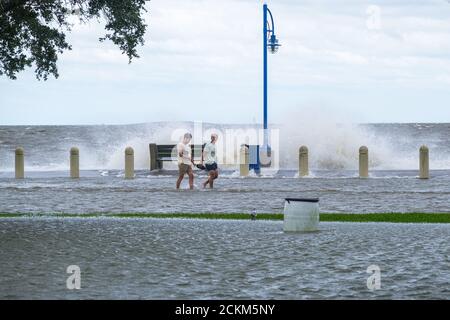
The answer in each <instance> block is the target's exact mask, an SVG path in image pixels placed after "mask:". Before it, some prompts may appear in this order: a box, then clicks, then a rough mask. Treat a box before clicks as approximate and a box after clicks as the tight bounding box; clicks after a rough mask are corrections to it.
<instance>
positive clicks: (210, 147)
mask: <svg viewBox="0 0 450 320" xmlns="http://www.w3.org/2000/svg"><path fill="white" fill-rule="evenodd" d="M217 139H218V136H217V134H215V133H213V134H212V135H211V142H209V143H207V144H206V145H205V148H204V149H203V159H204V161H205V168H206V171H208V179H207V180H206V181H205V182H204V183H203V188H206V186H207V185H208V184H209V186H210V188H211V189H212V188H213V186H214V180H216V179H217V177H218V176H219V170H218V168H217V153H216V142H217Z"/></svg>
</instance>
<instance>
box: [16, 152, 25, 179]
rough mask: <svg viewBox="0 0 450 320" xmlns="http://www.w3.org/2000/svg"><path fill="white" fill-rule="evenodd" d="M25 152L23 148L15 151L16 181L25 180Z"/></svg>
mask: <svg viewBox="0 0 450 320" xmlns="http://www.w3.org/2000/svg"><path fill="white" fill-rule="evenodd" d="M24 158H25V152H24V150H23V148H17V149H16V163H15V164H16V170H15V171H16V179H23V178H25V160H24Z"/></svg>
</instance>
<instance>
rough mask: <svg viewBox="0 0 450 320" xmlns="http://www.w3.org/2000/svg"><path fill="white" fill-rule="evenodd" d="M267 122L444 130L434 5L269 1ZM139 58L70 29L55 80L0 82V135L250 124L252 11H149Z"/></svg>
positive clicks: (255, 99)
mask: <svg viewBox="0 0 450 320" xmlns="http://www.w3.org/2000/svg"><path fill="white" fill-rule="evenodd" d="M269 7H270V9H271V11H272V13H273V14H274V18H275V25H276V33H277V36H278V38H279V39H280V42H281V43H282V47H281V49H280V50H279V52H278V53H277V54H276V55H270V56H269V121H270V122H275V123H283V122H284V121H286V120H287V119H291V120H292V119H293V118H297V119H298V120H299V121H301V119H302V115H303V114H310V113H314V114H317V115H318V116H323V117H326V118H328V119H327V120H328V121H329V120H333V119H334V118H336V119H339V120H342V119H345V120H348V121H351V122H450V3H449V2H448V1H446V0H426V1H423V0H420V1H419V0H409V1H406V0H401V1H400V0H390V1H375V0H374V1H363V0H360V1H357V0H345V1H344V0H343V1H335V0H328V1H325V0H322V1H320V0H310V1H301V0H278V1H277V0H272V1H269ZM146 21H147V23H148V25H149V26H148V31H147V34H146V36H145V38H146V43H145V46H144V47H141V48H139V54H140V56H141V58H140V59H137V60H135V61H134V62H133V63H132V64H130V65H129V64H128V63H127V58H126V56H123V55H121V53H120V51H119V49H118V48H117V47H115V46H113V45H112V44H106V43H99V42H98V38H99V37H100V36H102V31H103V30H102V26H101V25H100V24H98V23H97V22H91V23H89V24H88V25H76V26H75V27H74V28H73V31H72V33H71V35H70V36H69V41H70V42H71V44H72V46H73V50H72V51H70V52H67V53H65V54H63V55H62V56H61V57H60V60H59V63H58V65H59V72H60V78H59V79H56V80H55V79H53V78H51V79H49V80H48V81H46V82H45V81H38V80H36V79H35V77H34V74H33V71H32V70H28V71H26V72H23V73H20V74H19V76H18V80H15V81H13V80H8V79H6V78H5V77H2V78H0V125H10V124H12V125H15V124H124V123H142V122H152V121H173V120H179V121H207V122H219V123H253V122H258V123H259V122H261V118H262V1H260V0H226V1H224V0H222V1H218V0H203V1H201V0H152V1H150V2H149V4H148V14H146Z"/></svg>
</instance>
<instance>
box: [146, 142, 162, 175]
mask: <svg viewBox="0 0 450 320" xmlns="http://www.w3.org/2000/svg"><path fill="white" fill-rule="evenodd" d="M149 148H150V171H152V170H156V169H161V168H162V165H161V167H160V162H161V161H158V147H157V145H156V143H150V146H149Z"/></svg>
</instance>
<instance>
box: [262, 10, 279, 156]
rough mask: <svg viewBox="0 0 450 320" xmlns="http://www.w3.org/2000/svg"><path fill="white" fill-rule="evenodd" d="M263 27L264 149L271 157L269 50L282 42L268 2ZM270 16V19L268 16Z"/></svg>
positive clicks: (274, 48)
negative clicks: (268, 114) (268, 106)
mask: <svg viewBox="0 0 450 320" xmlns="http://www.w3.org/2000/svg"><path fill="white" fill-rule="evenodd" d="M263 12H264V14H263V19H264V21H263V28H264V35H263V39H264V46H263V57H264V62H263V64H264V99H263V101H264V102H263V104H264V124H263V126H264V127H263V129H264V143H263V146H262V149H263V150H262V151H263V153H264V154H265V155H267V157H269V158H270V153H271V152H270V146H269V136H268V124H267V51H269V52H270V53H276V52H277V51H278V48H279V47H280V46H281V44H279V43H278V39H277V37H276V36H275V24H274V22H273V16H272V12H270V10H269V8H268V7H267V4H266V3H265V4H264V5H263ZM269 17H270V20H268V18H269Z"/></svg>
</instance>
